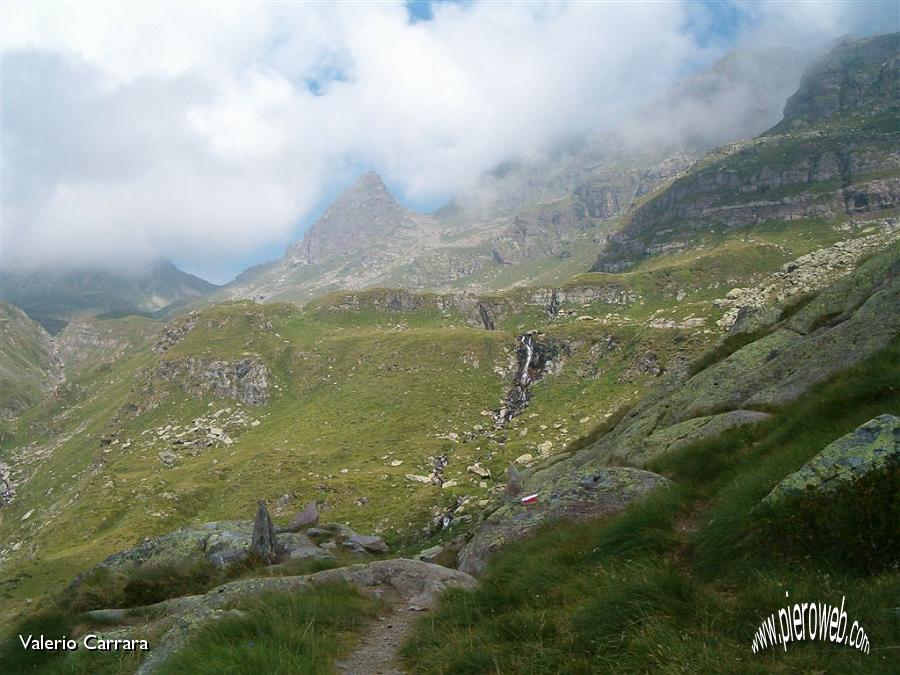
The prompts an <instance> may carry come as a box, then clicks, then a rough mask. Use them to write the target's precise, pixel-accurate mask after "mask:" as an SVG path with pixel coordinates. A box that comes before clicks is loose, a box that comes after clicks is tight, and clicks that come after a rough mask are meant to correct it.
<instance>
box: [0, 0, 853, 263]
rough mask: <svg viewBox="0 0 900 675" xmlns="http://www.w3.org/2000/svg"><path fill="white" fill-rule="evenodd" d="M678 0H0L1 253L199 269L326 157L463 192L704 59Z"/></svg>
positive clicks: (811, 11) (845, 11)
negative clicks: (430, 5) (424, 12)
mask: <svg viewBox="0 0 900 675" xmlns="http://www.w3.org/2000/svg"><path fill="white" fill-rule="evenodd" d="M686 7H687V6H686V5H684V4H679V3H596V4H591V3H572V4H558V3H546V4H544V3H539V4H536V3H521V4H501V3H483V4H482V3H466V4H446V5H438V6H435V7H434V17H433V20H431V21H424V22H418V23H410V22H409V21H408V17H407V12H406V9H405V8H404V6H402V5H401V4H399V3H396V4H385V3H368V4H367V3H359V4H357V3H344V4H337V3H334V4H302V3H297V4H280V3H199V2H198V3H146V4H145V3H134V2H130V3H121V2H118V3H98V2H90V3H75V2H65V3H57V2H43V3H34V2H5V3H3V4H2V17H0V39H2V68H3V101H2V105H3V128H2V135H3V148H2V163H3V166H2V173H3V204H2V218H3V252H2V253H3V261H4V264H7V265H16V264H39V263H44V264H54V265H58V264H63V263H66V262H68V263H71V264H87V263H91V264H120V265H121V264H128V261H131V260H138V259H141V258H147V257H150V256H153V255H159V254H163V255H169V256H177V257H178V258H179V260H182V261H187V262H188V263H191V264H193V266H194V267H195V268H196V269H199V270H202V271H205V272H207V273H211V274H213V275H215V276H219V277H221V275H222V274H223V273H224V272H225V271H232V272H233V271H235V269H234V267H235V265H237V264H238V261H245V260H246V256H247V251H253V250H256V249H258V248H259V247H260V246H262V245H265V244H267V243H269V242H272V241H285V240H286V239H287V238H288V237H289V236H291V234H292V233H293V232H294V231H295V230H296V227H297V224H298V223H299V222H301V221H303V219H304V218H305V217H307V215H308V214H309V212H310V211H311V209H313V208H314V207H315V206H316V205H317V203H318V202H319V201H320V200H321V199H322V197H323V196H324V195H326V194H328V193H329V191H331V190H333V186H334V185H335V183H336V182H341V181H344V180H346V179H347V175H346V174H347V171H348V167H357V168H358V167H364V166H365V167H368V166H374V167H375V168H376V169H378V170H379V171H380V172H381V173H382V174H383V175H384V176H385V178H386V179H388V180H389V181H390V182H392V183H394V184H398V185H400V186H402V187H403V188H404V190H405V192H406V194H407V195H408V196H409V197H410V198H412V199H414V200H415V199H429V198H434V197H435V196H439V195H446V194H449V193H451V192H453V191H455V190H458V189H462V188H465V187H466V186H468V185H471V184H472V182H473V181H474V180H475V179H476V178H477V177H478V175H479V174H480V173H481V172H483V171H485V170H487V169H489V168H490V167H491V166H493V165H495V164H496V163H498V162H500V161H502V160H505V159H508V158H511V157H515V156H523V155H528V154H530V153H537V152H540V151H541V150H543V149H545V148H546V147H547V146H548V144H551V143H552V142H553V141H554V140H556V139H558V138H560V137H562V136H567V135H571V134H573V133H580V132H584V131H588V130H592V129H597V128H603V127H604V126H606V125H609V124H612V123H614V122H616V121H618V120H621V119H622V118H624V117H627V116H628V114H629V112H631V111H633V110H634V109H635V108H636V107H637V106H638V105H640V104H641V103H643V102H646V101H647V100H650V99H652V98H654V97H656V96H658V95H659V93H660V92H661V91H662V90H663V89H664V88H665V87H667V86H669V85H671V84H672V83H673V82H675V81H676V80H677V79H678V78H679V77H681V76H683V74H684V72H685V70H686V69H687V68H689V67H690V66H691V65H692V64H696V63H698V62H708V61H709V60H710V59H711V58H712V57H713V56H714V55H715V54H714V53H712V52H710V51H708V50H706V49H704V48H701V47H700V46H698V44H697V42H696V40H695V39H693V37H692V36H691V34H689V33H688V32H686V31H685V29H684V26H685V25H686V20H687V13H686V12H687V10H686ZM856 7H858V5H855V4H854V3H822V4H820V3H797V4H792V3H772V4H764V5H759V6H757V5H742V6H741V11H742V12H745V13H748V14H751V15H752V16H751V17H750V18H751V21H750V24H749V25H750V26H751V28H749V29H748V30H747V31H746V35H745V38H746V39H747V40H752V41H753V42H756V43H759V44H762V43H764V42H765V41H766V40H771V41H779V40H781V41H784V40H787V39H793V40H805V41H815V40H821V39H823V37H832V36H834V35H837V34H838V33H841V32H846V31H847V30H848V27H849V28H852V27H853V26H854V25H859V24H860V22H861V20H862V19H861V17H862V16H863V15H864V13H860V10H858V9H856ZM691 9H692V11H694V12H696V11H697V8H696V6H693V7H691ZM787 36H791V37H790V38H789V37H787ZM310 82H313V83H314V85H313V86H312V89H314V90H315V91H312V90H311V88H310V86H308V85H309V83H310ZM211 261H218V262H211Z"/></svg>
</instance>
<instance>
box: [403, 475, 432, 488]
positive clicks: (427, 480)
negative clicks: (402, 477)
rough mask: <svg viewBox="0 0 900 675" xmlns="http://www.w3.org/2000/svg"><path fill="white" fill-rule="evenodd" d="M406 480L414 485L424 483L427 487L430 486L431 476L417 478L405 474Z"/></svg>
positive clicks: (416, 476)
mask: <svg viewBox="0 0 900 675" xmlns="http://www.w3.org/2000/svg"><path fill="white" fill-rule="evenodd" d="M406 480H411V481H413V482H415V483H425V484H427V485H431V476H419V475H417V474H414V473H408V474H406Z"/></svg>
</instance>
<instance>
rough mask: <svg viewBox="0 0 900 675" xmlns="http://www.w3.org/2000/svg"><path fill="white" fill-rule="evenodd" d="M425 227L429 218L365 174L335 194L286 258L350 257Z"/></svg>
mask: <svg viewBox="0 0 900 675" xmlns="http://www.w3.org/2000/svg"><path fill="white" fill-rule="evenodd" d="M429 226H430V219H428V218H427V217H425V216H421V215H420V214H418V213H415V212H414V211H410V210H409V209H406V208H404V207H403V206H401V205H400V204H398V203H397V201H396V200H395V199H394V198H393V197H392V196H391V194H390V193H389V192H388V190H387V188H386V187H385V185H384V181H382V180H381V177H380V176H379V175H378V174H377V173H375V172H374V171H368V172H366V173H364V174H363V175H362V176H360V177H359V178H358V179H357V180H356V182H355V183H353V185H351V186H350V187H349V188H347V189H346V190H344V191H343V192H342V193H341V194H340V195H338V197H337V199H335V200H334V203H332V205H331V206H329V207H328V209H327V210H326V211H325V213H324V214H322V217H321V218H319V219H318V220H317V221H316V222H315V223H313V225H312V227H310V229H309V231H308V232H307V233H306V234H305V235H304V237H303V239H302V240H301V241H299V242H297V243H296V244H294V245H292V246H291V247H290V248H289V249H288V251H287V256H286V257H287V258H289V259H290V260H291V261H292V262H294V263H306V264H316V263H319V262H321V261H322V260H324V259H325V258H327V257H329V256H331V255H335V254H352V253H354V252H356V251H358V250H360V248H361V247H362V246H365V245H367V244H368V243H370V242H371V241H372V240H373V239H381V238H383V237H385V236H386V235H391V234H399V233H400V232H402V231H406V232H407V233H409V232H410V231H412V232H413V233H414V232H415V231H416V230H417V229H419V230H421V229H423V228H424V229H430V227H429Z"/></svg>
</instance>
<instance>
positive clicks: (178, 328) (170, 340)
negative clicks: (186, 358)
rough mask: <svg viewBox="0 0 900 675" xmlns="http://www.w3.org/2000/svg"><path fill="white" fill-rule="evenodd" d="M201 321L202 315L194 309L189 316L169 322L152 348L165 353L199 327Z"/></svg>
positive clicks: (159, 352) (158, 352)
mask: <svg viewBox="0 0 900 675" xmlns="http://www.w3.org/2000/svg"><path fill="white" fill-rule="evenodd" d="M199 322H200V317H199V315H198V313H197V312H196V311H193V312H190V313H189V314H188V315H187V316H184V317H181V318H179V319H177V320H175V321H171V322H169V323H167V324H166V326H165V328H163V331H162V333H160V335H159V337H158V338H157V339H156V341H155V342H154V343H153V346H152V347H151V349H152V350H153V351H154V352H156V353H157V354H163V353H164V352H166V351H168V350H169V349H171V348H172V347H174V346H175V345H177V344H178V343H179V342H181V341H182V340H183V339H184V338H185V336H186V335H187V334H188V333H190V332H191V331H192V330H194V329H195V328H196V327H197V324H198V323H199Z"/></svg>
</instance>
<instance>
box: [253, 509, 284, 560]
mask: <svg viewBox="0 0 900 675" xmlns="http://www.w3.org/2000/svg"><path fill="white" fill-rule="evenodd" d="M277 548H278V539H277V537H276V535H275V525H273V524H272V518H271V516H269V509H267V508H266V500H265V499H260V500H259V508H257V510H256V520H254V521H253V534H252V535H251V536H250V552H251V553H253V554H254V555H256V556H258V557H259V558H260V559H261V560H263V561H264V562H267V563H272V562H275V558H276V557H277Z"/></svg>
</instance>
